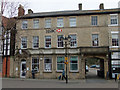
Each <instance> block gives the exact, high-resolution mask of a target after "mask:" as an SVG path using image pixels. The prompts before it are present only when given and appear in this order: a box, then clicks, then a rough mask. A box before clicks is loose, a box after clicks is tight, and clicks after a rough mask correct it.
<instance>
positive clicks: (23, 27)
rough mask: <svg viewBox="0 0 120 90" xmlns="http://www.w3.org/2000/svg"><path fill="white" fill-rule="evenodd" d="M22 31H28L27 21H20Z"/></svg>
mask: <svg viewBox="0 0 120 90" xmlns="http://www.w3.org/2000/svg"><path fill="white" fill-rule="evenodd" d="M22 29H28V21H27V20H23V21H22Z"/></svg>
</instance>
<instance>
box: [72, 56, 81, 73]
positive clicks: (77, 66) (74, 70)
mask: <svg viewBox="0 0 120 90" xmlns="http://www.w3.org/2000/svg"><path fill="white" fill-rule="evenodd" d="M71 57H77V58H76V59H77V60H76V61H77V63H71ZM71 64H77V70H71ZM78 65H79V64H78V56H70V72H78V70H79V66H78Z"/></svg>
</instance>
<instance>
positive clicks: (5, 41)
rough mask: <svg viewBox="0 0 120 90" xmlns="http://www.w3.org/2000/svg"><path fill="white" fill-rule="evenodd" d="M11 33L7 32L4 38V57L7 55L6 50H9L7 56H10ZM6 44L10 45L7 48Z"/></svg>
mask: <svg viewBox="0 0 120 90" xmlns="http://www.w3.org/2000/svg"><path fill="white" fill-rule="evenodd" d="M10 34H11V33H10V31H6V32H5V35H4V38H5V40H4V44H3V45H4V55H6V48H7V49H8V50H7V55H10V37H11V36H10ZM6 44H8V45H7V46H6Z"/></svg>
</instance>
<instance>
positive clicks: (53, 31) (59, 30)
mask: <svg viewBox="0 0 120 90" xmlns="http://www.w3.org/2000/svg"><path fill="white" fill-rule="evenodd" d="M56 32H62V29H57V30H56V29H52V30H46V33H56Z"/></svg>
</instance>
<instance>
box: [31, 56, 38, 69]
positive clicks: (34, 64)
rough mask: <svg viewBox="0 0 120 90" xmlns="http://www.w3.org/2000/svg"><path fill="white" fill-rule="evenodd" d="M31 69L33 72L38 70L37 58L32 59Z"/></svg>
mask: <svg viewBox="0 0 120 90" xmlns="http://www.w3.org/2000/svg"><path fill="white" fill-rule="evenodd" d="M32 69H34V70H35V71H38V70H39V58H38V57H33V58H32Z"/></svg>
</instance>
